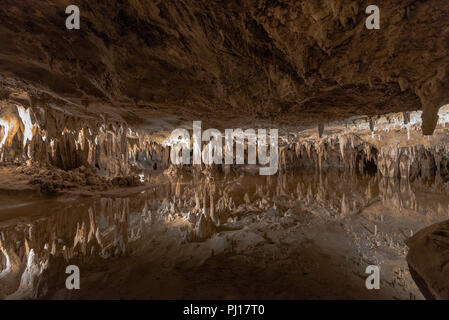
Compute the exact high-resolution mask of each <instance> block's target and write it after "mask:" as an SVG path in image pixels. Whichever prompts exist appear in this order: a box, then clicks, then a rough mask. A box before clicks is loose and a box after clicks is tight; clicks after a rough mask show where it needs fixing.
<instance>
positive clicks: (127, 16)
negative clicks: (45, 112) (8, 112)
mask: <svg viewBox="0 0 449 320" xmlns="http://www.w3.org/2000/svg"><path fill="white" fill-rule="evenodd" d="M69 4H71V1H66V0H51V1H49V0H42V1H39V2H36V1H31V0H22V1H15V0H3V1H2V3H1V4H0V21H2V23H1V26H0V42H1V43H2V45H1V46H0V77H1V82H2V83H3V86H5V88H6V87H8V86H12V87H15V88H22V89H25V90H27V91H28V92H30V94H31V96H32V99H31V101H35V99H44V100H47V101H48V100H52V99H58V101H59V106H60V107H61V108H65V109H66V110H73V109H80V110H84V111H86V110H87V111H89V112H91V113H109V114H114V113H115V114H116V115H119V116H122V117H124V118H125V119H126V120H127V121H128V122H130V123H132V124H139V125H142V126H150V125H152V126H153V128H155V127H158V126H162V127H163V126H164V125H166V124H167V123H168V124H171V125H176V124H178V123H179V122H183V121H186V120H189V121H190V120H192V119H195V120H198V119H202V120H203V121H209V122H210V124H211V125H214V126H216V127H221V126H225V125H228V123H229V122H227V121H228V120H233V121H234V122H233V124H234V125H238V124H240V125H253V124H254V119H257V120H258V121H260V122H263V121H270V122H271V123H272V121H273V120H274V121H276V123H277V124H278V125H281V124H284V123H285V124H296V125H298V124H300V125H302V124H310V123H317V122H323V121H330V120H333V119H341V118H347V117H350V116H353V115H360V114H367V115H373V114H384V113H386V112H392V111H404V110H417V109H422V110H423V111H424V113H423V119H424V123H423V131H424V133H426V134H431V133H432V132H433V128H434V126H435V124H436V121H435V120H436V119H437V113H436V112H437V110H438V108H439V107H440V106H441V105H443V103H444V102H447V98H448V92H449V90H448V89H449V88H448V82H447V81H446V80H447V74H448V70H449V58H448V57H447V49H448V46H449V41H448V40H449V39H448V37H449V20H448V19H447V16H448V14H449V7H448V6H447V2H446V1H444V0H431V1H425V2H424V1H413V0H400V1H389V0H379V1H377V2H376V4H377V5H378V6H379V8H380V13H381V28H380V30H368V29H366V27H365V20H366V17H367V15H366V14H365V9H366V7H367V6H368V5H370V4H372V3H371V2H369V1H352V0H335V1H331V2H329V1H324V0H318V1H305V0H304V1H296V0H295V1H291V0H285V1H265V0H257V1H255V0H252V1H234V0H233V1H218V0H215V1H201V0H197V1H194V0H183V1H149V0H133V1H119V2H109V1H100V0H95V1H93V0H89V1H88V0H79V1H77V3H76V4H77V5H78V6H79V7H80V10H81V29H80V30H67V29H66V28H65V19H66V18H67V16H68V15H66V14H65V8H66V6H68V5H69ZM4 91H5V92H4V94H5V95H7V94H8V93H7V92H6V91H7V90H6V89H4ZM86 107H87V109H86ZM155 119H158V120H155Z"/></svg>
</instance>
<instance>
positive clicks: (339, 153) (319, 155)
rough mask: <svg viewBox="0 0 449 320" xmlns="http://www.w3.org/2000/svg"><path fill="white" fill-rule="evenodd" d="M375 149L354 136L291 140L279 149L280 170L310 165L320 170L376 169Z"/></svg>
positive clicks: (362, 171) (365, 170) (359, 170)
mask: <svg viewBox="0 0 449 320" xmlns="http://www.w3.org/2000/svg"><path fill="white" fill-rule="evenodd" d="M376 159H377V149H376V148H375V147H374V146H373V145H371V144H370V143H368V142H366V141H364V140H362V139H360V138H359V137H357V136H355V135H351V134H348V135H341V136H331V137H325V138H322V139H318V140H300V141H295V142H290V143H288V144H286V145H284V146H281V147H280V148H279V166H280V169H281V170H288V169H291V168H313V169H314V170H317V171H322V170H325V169H328V168H338V169H340V170H343V171H349V172H358V173H365V172H367V171H370V170H375V165H376Z"/></svg>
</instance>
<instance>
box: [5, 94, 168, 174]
mask: <svg viewBox="0 0 449 320" xmlns="http://www.w3.org/2000/svg"><path fill="white" fill-rule="evenodd" d="M97 120H98V119H97ZM97 120H94V119H90V118H86V117H77V116H72V115H68V114H65V113H63V112H61V111H59V110H55V109H52V108H43V107H35V108H31V107H30V108H26V107H23V106H21V105H17V104H11V103H7V102H1V105H0V163H3V164H8V163H18V164H24V163H28V164H30V163H32V162H39V163H48V164H51V165H53V166H55V167H57V168H60V169H64V170H71V169H75V168H78V167H81V166H86V167H92V168H95V169H96V172H97V173H98V174H101V175H109V176H124V175H128V174H130V173H131V168H132V167H137V168H140V169H150V168H151V169H156V168H167V167H168V165H169V164H168V161H169V159H168V156H169V150H168V148H166V147H164V146H162V145H160V144H157V143H155V142H152V141H148V140H147V139H144V138H142V137H139V134H138V133H136V132H133V131H132V130H131V129H130V128H129V127H128V126H127V125H126V123H123V122H118V121H108V122H107V121H102V122H99V121H97Z"/></svg>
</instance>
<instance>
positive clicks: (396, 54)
mask: <svg viewBox="0 0 449 320" xmlns="http://www.w3.org/2000/svg"><path fill="white" fill-rule="evenodd" d="M375 2H376V3H375V5H376V6H378V8H379V9H380V28H379V29H368V28H367V26H366V24H365V22H366V19H367V17H368V15H367V13H366V12H365V9H366V8H367V7H368V6H369V5H372V4H373V3H371V2H369V1H363V0H358V1H353V0H333V1H325V0H316V1H302V0H295V1H293V0H283V1H267V0H254V1H253V0H246V1H243V0H242V1H235V0H229V1H219V0H212V1H211V0H209V1H202V0H177V1H152V0H151V1H150V0H134V1H101V0H89V1H87V0H78V1H77V3H71V2H70V1H65V0H40V1H31V0H21V1H16V0H1V2H0V43H1V45H0V299H412V300H415V299H448V298H449V285H448V283H449V282H448V280H449V269H448V265H449V264H448V261H449V255H448V253H449V251H448V248H449V245H448V244H449V220H448V216H449V197H448V195H449V130H448V128H449V99H448V98H449V81H448V80H449V79H448V74H449V57H448V55H447V52H448V49H449V6H448V5H447V1H444V0H429V1H414V0H413V1H412V0H397V1H389V0H377V1H375ZM71 4H74V5H76V6H78V7H79V10H80V28H79V29H76V28H75V29H71V30H69V29H67V27H66V19H67V17H68V14H66V12H65V10H66V7H67V6H69V5H71ZM194 121H201V125H202V130H203V131H204V130H206V129H209V128H215V129H217V130H218V131H219V132H221V133H224V132H225V130H226V129H238V128H241V129H243V130H246V129H254V130H256V132H257V130H258V129H267V130H269V129H277V130H278V147H277V148H276V151H277V153H276V157H277V158H276V159H277V165H276V168H277V170H276V172H275V173H274V174H273V175H260V174H259V173H260V171H259V169H260V168H261V165H260V164H249V158H250V156H249V154H250V150H251V146H250V144H249V142H248V140H245V142H244V150H245V155H244V157H243V162H244V163H243V164H237V162H238V159H237V156H236V155H235V153H236V152H237V149H235V152H233V156H232V157H231V159H232V160H233V164H224V163H225V160H224V158H225V155H224V154H225V152H224V151H223V154H222V155H221V158H220V159H221V160H222V163H223V164H216V163H213V164H206V163H204V162H203V163H201V164H174V163H173V161H172V157H171V153H174V152H172V151H173V150H174V148H175V144H176V141H175V140H176V139H174V138H173V137H171V133H172V131H173V130H175V129H185V130H187V132H189V134H190V135H192V133H193V122H194ZM192 137H193V135H192ZM220 138H222V136H220ZM223 138H224V134H223ZM237 138H238V137H236V139H237ZM193 139H194V138H192V139H190V138H188V139H187V144H188V145H189V146H191V147H192V150H193V149H194V144H195V143H194V141H193ZM208 143H209V141H202V142H200V147H201V148H205V149H206V150H209V146H208ZM222 147H223V150H224V149H225V147H224V145H223V146H222ZM210 149H212V147H210ZM192 150H191V152H190V155H192V156H193V157H194V156H195V155H194V151H192ZM232 150H233V151H234V149H232ZM273 152H274V150H270V156H271V155H272V154H273ZM214 155H216V151H214ZM240 160H241V159H240ZM68 265H76V266H78V267H79V269H80V270H81V272H82V278H81V287H80V289H79V290H67V288H66V278H67V274H66V272H65V271H66V267H67V266H68ZM368 266H377V267H379V269H380V287H379V289H374V290H368V288H367V286H366V282H365V280H366V278H367V277H368V276H369V274H367V273H366V268H367V267H368Z"/></svg>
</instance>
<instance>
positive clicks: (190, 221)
mask: <svg viewBox="0 0 449 320" xmlns="http://www.w3.org/2000/svg"><path fill="white" fill-rule="evenodd" d="M210 181H211V179H210V178H208V179H207V181H205V180H204V178H192V177H187V178H186V177H177V178H173V177H167V176H162V177H160V178H158V180H157V182H158V183H157V184H155V183H153V184H151V186H150V185H147V186H146V189H145V190H139V192H136V193H134V194H132V195H130V194H129V193H130V192H129V191H128V192H127V193H123V194H120V192H116V193H115V194H114V195H96V196H95V197H81V196H79V195H69V194H62V195H57V196H52V197H50V196H42V195H39V194H34V193H31V192H25V191H22V192H16V193H13V192H7V191H5V190H4V191H2V192H1V193H0V203H2V204H1V205H0V234H1V242H0V244H1V246H0V249H1V252H3V258H2V260H0V262H1V264H0V266H1V269H0V271H1V272H0V284H2V283H3V285H2V286H0V298H45V299H100V298H107V299H134V298H135V299H423V296H422V295H421V293H420V292H419V290H418V288H417V287H416V285H415V283H414V281H413V280H412V278H411V276H410V272H409V270H408V266H407V262H406V259H405V256H406V254H407V246H406V245H405V240H406V239H407V238H409V237H410V236H411V235H413V233H414V232H416V231H417V230H419V229H421V228H424V227H426V226H428V225H431V224H433V223H436V222H439V221H443V220H446V219H447V216H448V208H449V207H448V205H449V200H448V197H447V196H445V195H444V194H437V193H434V192H433V193H426V192H423V191H422V190H421V189H422V188H421V189H420V191H419V192H418V191H415V190H414V188H413V186H412V185H411V184H409V183H408V182H404V181H385V180H383V178H379V177H378V176H363V177H362V176H357V175H351V176H345V175H342V174H330V173H323V174H321V175H319V174H317V173H304V172H302V173H295V172H293V173H289V174H282V173H280V174H278V175H277V176H274V177H260V176H254V175H252V174H249V173H239V174H233V175H231V176H227V177H226V178H223V177H221V176H217V177H215V179H214V185H215V190H216V191H215V193H214V194H215V198H214V200H212V201H214V203H215V211H216V212H215V214H216V215H217V216H219V217H220V218H219V220H220V226H219V227H217V228H214V229H213V230H212V231H210V230H207V229H205V230H206V231H204V232H203V231H202V235H203V236H204V237H203V238H202V239H201V240H198V239H196V240H195V241H194V240H192V239H191V237H189V234H191V233H192V232H195V230H197V229H198V228H199V227H198V224H199V221H198V216H199V214H198V213H195V212H196V211H195V210H196V209H198V208H196V209H195V207H196V202H197V201H198V200H197V199H196V198H198V196H197V195H198V193H201V192H204V189H205V186H206V185H208V184H210ZM206 189H207V188H206ZM230 199H232V200H230ZM197 211H198V212H201V211H202V209H198V210H197ZM189 212H190V214H189ZM30 251H32V252H33V253H34V254H33V255H30V254H29V253H30ZM6 256H8V259H9V264H10V266H9V268H8V266H7V263H6V259H5V257H6ZM30 256H32V258H30ZM26 257H28V258H26ZM69 264H74V265H77V266H79V268H80V272H81V288H80V289H79V290H67V289H66V288H65V280H66V277H67V274H66V273H65V268H66V266H67V265H69ZM368 265H377V266H379V267H380V279H381V281H380V289H379V290H368V289H367V288H366V287H365V280H366V278H367V277H368V275H367V274H365V269H366V267H367V266H368Z"/></svg>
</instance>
